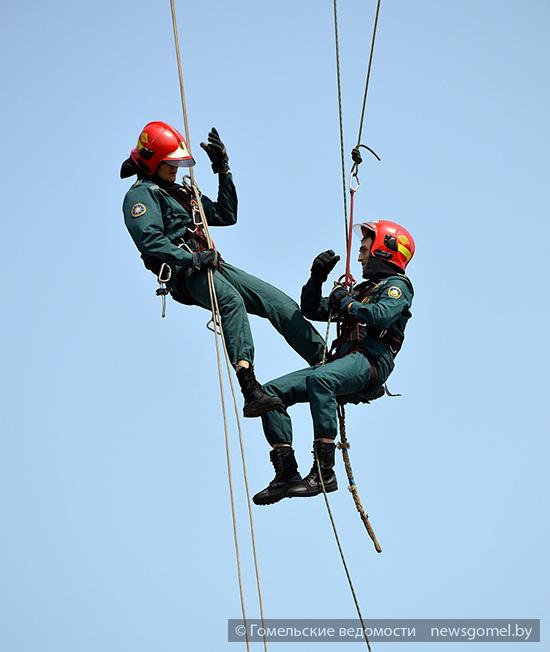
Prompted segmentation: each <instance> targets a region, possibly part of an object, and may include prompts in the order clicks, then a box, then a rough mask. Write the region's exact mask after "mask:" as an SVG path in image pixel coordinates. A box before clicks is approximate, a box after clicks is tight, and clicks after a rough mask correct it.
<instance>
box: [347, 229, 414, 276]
mask: <svg viewBox="0 0 550 652" xmlns="http://www.w3.org/2000/svg"><path fill="white" fill-rule="evenodd" d="M354 230H355V233H356V234H357V235H358V236H359V237H360V238H361V239H363V238H366V237H367V236H368V235H372V236H373V237H374V242H373V243H372V247H371V253H372V255H373V256H378V257H379V258H384V259H385V260H387V261H388V262H389V263H393V264H394V265H396V266H397V267H399V269H402V270H403V271H405V267H407V265H408V264H409V263H410V261H411V259H412V257H413V256H414V249H415V247H414V240H413V237H412V235H411V234H410V233H409V232H408V231H407V229H404V228H403V227H402V226H401V225H400V224H396V223H395V222H389V221H388V220H376V221H374V222H364V223H363V224H358V225H357V226H356V227H355V229H354Z"/></svg>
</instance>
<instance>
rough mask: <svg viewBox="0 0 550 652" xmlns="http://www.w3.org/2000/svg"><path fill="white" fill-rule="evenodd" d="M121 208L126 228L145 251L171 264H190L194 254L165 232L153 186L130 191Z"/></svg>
mask: <svg viewBox="0 0 550 652" xmlns="http://www.w3.org/2000/svg"><path fill="white" fill-rule="evenodd" d="M122 209H123V212H124V222H125V224H126V227H127V229H128V231H129V232H130V235H131V236H132V240H133V241H134V242H135V244H136V247H137V248H138V249H139V251H140V252H141V253H142V254H149V255H150V256H155V257H156V258H158V259H159V260H160V261H162V262H163V263H168V264H169V265H180V266H181V267H191V265H192V263H193V256H192V254H190V253H189V252H188V251H185V250H184V249H180V248H178V247H176V245H174V244H172V243H171V242H170V240H169V239H168V238H167V237H166V236H165V235H164V223H163V221H162V210H161V207H160V203H159V201H158V199H157V197H156V196H155V194H154V193H153V192H151V190H150V189H148V188H136V189H135V190H132V191H130V192H129V193H128V194H127V195H126V197H125V199H124V205H123V207H122Z"/></svg>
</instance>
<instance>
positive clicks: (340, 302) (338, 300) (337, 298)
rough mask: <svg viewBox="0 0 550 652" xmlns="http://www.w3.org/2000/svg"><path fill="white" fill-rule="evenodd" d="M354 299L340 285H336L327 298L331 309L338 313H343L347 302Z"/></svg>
mask: <svg viewBox="0 0 550 652" xmlns="http://www.w3.org/2000/svg"><path fill="white" fill-rule="evenodd" d="M354 301H355V299H354V298H353V296H352V295H351V294H350V292H349V290H348V289H347V288H345V287H344V286H341V285H340V286H336V287H335V288H334V290H333V291H332V292H331V293H330V295H329V298H328V303H329V306H330V307H331V308H332V311H333V312H335V313H336V314H338V315H343V314H344V313H345V311H346V308H347V307H348V306H349V304H350V303H353V302H354Z"/></svg>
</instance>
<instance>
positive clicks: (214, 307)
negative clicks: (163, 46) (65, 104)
mask: <svg viewBox="0 0 550 652" xmlns="http://www.w3.org/2000/svg"><path fill="white" fill-rule="evenodd" d="M170 10H171V15H172V28H173V33H174V46H175V50H176V60H177V67H178V78H179V86H180V96H181V108H182V112H183V121H184V127H185V136H186V139H187V145H188V147H189V152H190V153H192V150H191V138H190V133H189V119H188V111H187V102H186V98H185V85H184V77H183V67H182V62H181V49H180V43H179V34H178V27H177V17H176V6H175V0H170ZM190 178H191V187H192V190H193V195H194V202H195V204H196V210H198V212H199V215H200V221H201V225H202V228H203V230H204V233H205V236H206V241H207V243H208V247H209V248H214V243H213V241H212V238H211V236H210V231H209V227H208V221H207V219H206V215H205V212H204V208H203V205H202V201H201V194H200V190H199V188H198V187H197V185H196V183H195V175H194V170H193V168H191V169H190ZM207 274H208V290H209V294H210V305H211V312H212V323H213V324H214V325H218V326H219V331H218V328H216V327H214V341H215V349H216V362H217V368H218V384H219V390H220V403H221V409H222V417H223V428H224V438H225V451H226V463H227V477H228V485H229V495H230V503H231V518H232V524H233V541H234V547H235V558H236V564H237V576H238V583H239V596H240V602H241V612H242V617H243V625H244V636H245V643H246V649H247V651H249V650H250V640H249V636H248V626H247V617H246V606H245V599H244V588H243V578H242V569H241V557H240V547H239V537H238V528H237V515H236V510H235V497H234V490H233V477H232V466H231V455H230V446H229V432H228V425H227V410H226V403H225V395H224V388H223V375H222V362H221V352H220V344H219V340H218V338H221V342H222V350H223V353H224V358H225V363H226V371H227V376H228V379H229V385H230V388H231V395H232V400H233V407H234V411H235V418H236V423H237V430H238V438H239V447H240V452H241V461H242V470H243V478H244V485H245V492H246V498H247V506H248V517H249V528H250V538H251V545H252V553H253V559H254V572H255V576H256V587H257V594H258V603H259V609H260V618H261V622H262V625H264V611H263V598H262V590H261V581H260V572H259V563H258V556H257V550H256V537H255V531H254V518H253V515H252V503H251V499H250V489H249V484H248V475H247V470H246V461H245V448H244V440H243V437H242V429H241V423H240V416H239V411H238V404H237V398H236V394H235V387H234V383H233V378H232V365H231V361H230V359H229V353H228V350H227V345H226V342H225V337H224V334H223V328H222V326H221V318H220V310H219V306H218V297H217V294H216V288H215V285H214V278H213V272H212V270H211V269H208V272H207ZM263 631H264V632H265V627H263ZM263 646H264V650H265V651H266V652H267V639H266V637H265V634H264V636H263Z"/></svg>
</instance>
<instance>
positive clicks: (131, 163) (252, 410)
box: [120, 122, 324, 417]
mask: <svg viewBox="0 0 550 652" xmlns="http://www.w3.org/2000/svg"><path fill="white" fill-rule="evenodd" d="M201 147H202V148H203V149H204V150H205V151H206V153H207V155H208V157H209V158H210V161H211V163H212V169H213V171H214V173H216V174H218V178H219V187H218V197H217V201H212V200H210V199H209V198H208V197H205V196H204V195H203V196H202V205H203V207H204V212H205V215H206V219H207V222H208V225H209V226H230V225H232V224H235V223H236V221H237V193H236V191H235V186H234V184H233V179H232V176H231V173H230V171H229V159H228V156H227V151H226V149H225V146H224V145H223V143H222V141H221V140H220V137H219V134H218V132H217V131H216V129H212V130H211V131H210V133H209V135H208V143H201ZM194 164H195V161H194V160H193V158H192V156H191V154H190V152H189V149H188V147H187V144H186V142H185V139H184V138H183V136H182V135H181V134H180V133H179V132H178V131H177V130H176V129H174V127H172V126H170V125H168V124H166V123H164V122H150V123H149V124H147V125H146V126H145V127H144V128H143V130H142V132H141V134H140V136H139V140H138V143H137V146H136V147H135V148H134V149H133V150H132V152H131V154H130V158H128V159H127V160H126V161H124V163H123V164H122V168H121V171H120V176H121V177H122V178H127V177H130V176H133V175H137V181H136V182H135V183H134V184H133V186H132V187H131V188H130V190H129V191H128V192H127V193H126V197H125V198H124V204H123V212H124V221H125V223H126V226H127V228H128V231H129V232H130V235H131V236H132V239H133V240H134V243H135V244H136V246H137V248H138V249H139V251H140V252H141V257H142V259H143V262H144V264H145V266H146V267H147V269H149V270H151V271H152V272H153V273H155V274H156V275H157V276H158V278H159V281H163V282H164V283H165V286H166V290H167V291H168V292H169V293H170V294H171V295H172V297H173V298H174V299H175V300H176V301H179V302H180V303H185V304H189V305H198V306H201V307H203V308H207V309H210V295H209V286H208V272H207V270H209V269H211V270H212V276H213V280H214V286H215V289H216V294H217V298H218V304H219V310H220V317H221V322H222V327H223V331H224V335H225V340H226V343H227V348H228V352H229V357H230V360H231V363H232V364H233V365H234V367H235V369H236V371H237V378H238V380H239V384H240V386H241V390H242V392H243V396H244V400H245V403H244V410H243V412H244V416H246V417H253V416H260V415H262V414H264V413H265V412H267V411H269V410H273V409H274V408H277V407H280V406H281V405H282V402H281V399H280V398H278V397H276V396H274V395H272V394H267V393H266V392H265V391H264V390H263V389H262V386H261V385H260V383H258V381H257V380H256V377H255V375H254V367H253V362H254V343H253V339H252V334H251V331H250V324H249V321H248V315H247V313H250V314H253V315H258V316H260V317H265V318H267V319H269V321H270V322H271V323H272V325H273V326H274V327H275V328H276V330H277V331H278V332H279V333H281V335H282V336H283V337H284V338H285V339H286V341H287V342H288V344H289V345H290V346H291V347H292V348H293V349H294V350H295V351H296V352H297V353H298V354H299V355H300V356H302V358H304V360H306V362H307V363H308V364H316V363H317V362H319V360H320V359H321V357H322V353H323V349H324V340H323V338H322V337H321V336H320V335H319V333H318V332H317V331H316V330H315V328H314V327H313V326H312V325H311V324H310V323H309V322H308V321H307V320H306V319H305V318H304V317H303V315H302V313H301V311H300V308H299V306H298V304H297V303H296V302H295V301H293V300H292V299H291V298H290V297H288V296H287V295H286V294H284V293H283V292H281V291H280V290H278V289H277V288H275V287H273V286H272V285H269V284H268V283H265V282H264V281H262V280H260V279H258V278H256V277H254V276H251V275H250V274H247V273H246V272H244V271H242V270H240V269H238V268H236V267H234V266H233V265H230V264H229V263H228V262H227V261H225V260H223V259H222V257H221V256H220V255H219V253H218V251H217V250H216V249H214V248H209V247H208V244H207V243H206V239H205V234H204V230H203V229H202V227H201V224H200V216H199V213H198V211H197V206H196V202H195V200H194V198H193V193H192V190H191V189H190V188H189V187H188V186H187V185H179V184H178V183H176V174H177V169H178V167H190V166H192V165H194Z"/></svg>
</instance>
